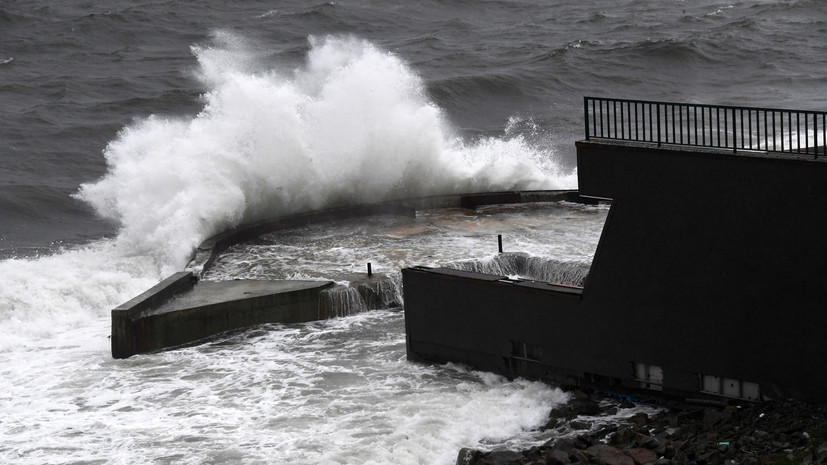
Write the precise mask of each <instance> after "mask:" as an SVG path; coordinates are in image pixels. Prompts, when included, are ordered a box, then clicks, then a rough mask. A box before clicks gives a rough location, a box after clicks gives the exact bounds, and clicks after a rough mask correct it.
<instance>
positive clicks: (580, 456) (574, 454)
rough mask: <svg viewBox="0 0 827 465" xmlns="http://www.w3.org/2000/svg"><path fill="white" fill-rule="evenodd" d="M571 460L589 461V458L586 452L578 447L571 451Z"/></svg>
mask: <svg viewBox="0 0 827 465" xmlns="http://www.w3.org/2000/svg"><path fill="white" fill-rule="evenodd" d="M569 460H570V462H571V463H589V458H588V457H586V454H584V453H583V452H581V451H579V450H576V449H575V450H573V451H571V452H569Z"/></svg>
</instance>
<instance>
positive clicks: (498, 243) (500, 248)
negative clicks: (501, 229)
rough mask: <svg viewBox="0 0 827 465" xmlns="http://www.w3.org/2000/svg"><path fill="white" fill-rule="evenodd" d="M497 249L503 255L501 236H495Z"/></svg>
mask: <svg viewBox="0 0 827 465" xmlns="http://www.w3.org/2000/svg"><path fill="white" fill-rule="evenodd" d="M497 248H498V249H499V250H500V253H503V235H502V234H497Z"/></svg>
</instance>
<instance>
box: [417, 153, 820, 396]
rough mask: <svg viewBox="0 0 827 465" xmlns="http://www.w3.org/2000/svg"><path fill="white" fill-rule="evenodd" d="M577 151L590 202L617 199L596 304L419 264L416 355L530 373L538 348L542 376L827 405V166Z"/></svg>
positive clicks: (590, 284)
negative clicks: (824, 364)
mask: <svg viewBox="0 0 827 465" xmlns="http://www.w3.org/2000/svg"><path fill="white" fill-rule="evenodd" d="M577 147H578V174H579V178H580V194H581V195H583V196H593V197H600V198H609V199H612V201H613V202H612V207H611V211H610V213H609V215H608V217H607V220H606V224H605V227H604V231H603V234H602V236H601V240H600V243H599V245H598V248H597V252H596V253H595V258H594V262H593V263H592V267H591V269H590V271H589V275H588V278H587V280H586V282H585V286H584V290H583V293H582V300H570V299H563V298H561V296H559V295H555V294H552V293H546V294H543V293H541V292H537V291H536V290H535V291H533V292H529V291H528V290H526V289H516V288H514V286H503V285H501V284H500V283H497V282H484V281H482V280H475V281H474V280H464V281H463V280H457V278H455V277H448V276H440V275H439V273H433V272H422V271H415V270H406V273H405V307H406V308H405V309H406V319H407V321H408V324H407V329H408V339H409V345H408V348H409V353H411V356H412V357H414V358H416V357H419V358H425V359H429V360H440V361H445V360H453V361H463V362H465V363H471V364H472V365H475V366H478V367H480V368H485V369H490V370H493V371H498V372H503V373H506V374H519V373H515V372H514V364H513V361H512V362H509V359H513V358H514V357H515V356H516V357H517V358H520V357H519V355H520V354H518V353H517V352H519V351H517V350H516V349H514V347H516V346H519V345H520V344H527V345H528V347H533V348H534V349H533V350H534V353H535V354H536V355H535V356H534V359H536V360H534V361H535V362H536V364H537V367H536V369H535V370H534V371H535V372H536V374H537V376H538V377H547V378H553V379H565V378H566V377H571V376H574V377H575V378H578V382H584V381H587V379H586V378H589V377H593V375H597V376H599V377H604V378H610V379H613V380H614V381H615V382H619V383H622V384H625V385H628V386H637V387H644V388H646V387H649V388H652V387H654V388H657V389H663V390H664V391H672V392H675V393H696V392H698V391H710V390H712V392H713V393H714V392H715V391H714V389H713V387H712V386H711V383H712V381H711V380H716V379H717V380H734V381H735V382H737V384H738V386H740V387H739V389H738V391H739V392H738V393H736V394H734V395H735V396H736V397H745V398H749V397H751V396H753V395H754V391H753V390H754V388H755V385H756V384H757V385H758V386H760V393H761V395H762V396H764V397H775V396H777V395H784V396H792V397H798V398H802V399H807V400H817V401H824V400H825V392H827V375H825V372H824V370H823V369H821V368H820V366H819V362H818V360H817V358H818V357H819V354H823V353H825V349H827V342H825V341H824V339H823V337H822V333H823V328H825V327H827V316H826V315H825V313H824V312H823V309H822V307H823V304H822V303H823V302H824V301H825V297H827V295H825V294H826V293H827V291H825V289H824V287H823V286H822V285H821V284H820V283H821V281H822V278H823V277H824V271H823V263H824V262H825V259H827V243H825V242H824V241H822V240H820V237H821V234H822V232H823V231H826V230H827V215H824V214H823V212H822V211H823V210H824V209H825V205H827V183H825V182H824V180H825V179H827V164H825V163H823V162H821V161H812V160H809V159H805V158H798V159H792V158H786V159H783V158H777V157H767V156H760V155H757V154H747V153H744V152H739V153H738V154H737V155H734V154H731V153H721V152H718V153H712V152H701V151H689V150H677V149H657V148H650V147H640V146H629V145H611V144H605V143H598V142H579V143H578V144H577ZM515 344H516V346H515ZM526 353H527V352H526V351H523V355H525V354H526ZM523 358H529V359H531V357H523ZM572 373H574V374H573V375H571V374H572ZM529 374H530V373H529ZM644 376H645V377H646V378H642V377H644ZM650 376H651V378H650ZM647 379H655V380H656V383H655V384H653V385H649V384H647V383H645V382H643V381H647ZM742 391H743V393H742ZM747 391H749V392H747ZM718 393H723V394H729V395H733V393H732V392H731V391H729V392H728V391H725V390H724V386H723V385H720V388H719V392H718Z"/></svg>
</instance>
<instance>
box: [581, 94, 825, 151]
mask: <svg viewBox="0 0 827 465" xmlns="http://www.w3.org/2000/svg"><path fill="white" fill-rule="evenodd" d="M583 106H584V113H585V117H586V139H587V140H588V139H612V140H623V141H631V142H647V143H652V144H657V145H658V146H661V145H684V146H695V147H710V148H718V149H725V150H732V151H738V150H754V151H765V152H783V153H795V154H807V155H812V156H814V157H815V158H818V157H819V155H827V112H821V111H807V110H781V109H774V108H755V107H734V106H722V105H700V104H693V103H671V102H652V101H643V100H623V99H614V98H600V97H584V98H583Z"/></svg>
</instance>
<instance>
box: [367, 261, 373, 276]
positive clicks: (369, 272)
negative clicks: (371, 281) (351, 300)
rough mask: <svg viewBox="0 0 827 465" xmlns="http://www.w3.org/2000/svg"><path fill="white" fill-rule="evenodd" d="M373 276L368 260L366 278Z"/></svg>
mask: <svg viewBox="0 0 827 465" xmlns="http://www.w3.org/2000/svg"><path fill="white" fill-rule="evenodd" d="M371 276H373V270H371V269H370V262H368V278H370V277H371Z"/></svg>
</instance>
